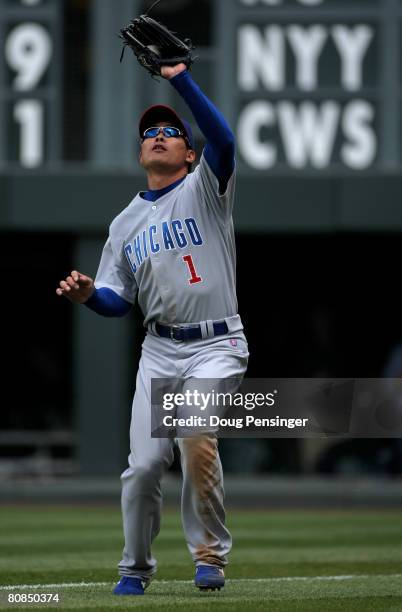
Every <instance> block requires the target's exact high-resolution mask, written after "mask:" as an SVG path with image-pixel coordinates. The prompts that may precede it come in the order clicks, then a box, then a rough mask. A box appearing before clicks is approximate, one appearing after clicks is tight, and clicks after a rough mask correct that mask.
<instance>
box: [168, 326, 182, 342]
mask: <svg viewBox="0 0 402 612" xmlns="http://www.w3.org/2000/svg"><path fill="white" fill-rule="evenodd" d="M175 329H180V325H171V326H170V339H171V340H173V342H180V340H178V339H177V338H175V337H174V330H175Z"/></svg>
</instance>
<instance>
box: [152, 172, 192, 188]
mask: <svg viewBox="0 0 402 612" xmlns="http://www.w3.org/2000/svg"><path fill="white" fill-rule="evenodd" d="M186 174H187V171H186V170H185V169H183V168H182V169H181V170H179V171H178V172H175V173H173V174H157V173H153V172H148V174H147V179H148V189H152V190H153V191H154V190H155V189H163V188H164V187H168V186H169V185H171V184H172V183H175V182H176V181H178V180H179V179H181V178H183V177H184V176H186Z"/></svg>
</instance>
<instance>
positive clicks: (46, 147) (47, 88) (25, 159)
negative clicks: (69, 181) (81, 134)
mask: <svg viewBox="0 0 402 612" xmlns="http://www.w3.org/2000/svg"><path fill="white" fill-rule="evenodd" d="M62 34H63V27H62V0H0V40H1V45H2V53H1V61H0V164H1V166H2V167H4V166H10V165H11V166H16V167H23V168H27V169H35V168H38V167H40V166H43V165H46V164H49V163H50V162H57V161H59V160H60V157H61V149H62V142H61V138H62V125H61V123H62V119H61V105H62V43H61V41H62Z"/></svg>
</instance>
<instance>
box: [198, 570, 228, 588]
mask: <svg viewBox="0 0 402 612" xmlns="http://www.w3.org/2000/svg"><path fill="white" fill-rule="evenodd" d="M194 582H195V586H196V587H198V588H199V589H200V591H215V589H218V591H219V589H221V588H222V587H224V586H225V574H224V573H223V569H222V568H221V567H217V566H216V565H198V566H197V568H196V570H195V580H194Z"/></svg>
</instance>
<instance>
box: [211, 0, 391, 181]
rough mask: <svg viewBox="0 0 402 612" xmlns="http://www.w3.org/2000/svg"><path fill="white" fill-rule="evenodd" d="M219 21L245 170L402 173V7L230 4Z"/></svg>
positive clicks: (329, 2) (343, 2) (258, 0)
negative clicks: (228, 14) (401, 158)
mask: <svg viewBox="0 0 402 612" xmlns="http://www.w3.org/2000/svg"><path fill="white" fill-rule="evenodd" d="M229 8H230V9H231V13H230V18H229V19H226V22H225V23H224V12H225V11H227V10H228V9H229ZM220 21H221V29H220V36H221V37H222V40H223V41H224V42H223V46H224V49H222V50H221V57H225V58H226V60H227V58H231V60H232V61H231V63H230V65H229V66H226V67H225V68H226V70H227V71H228V72H229V74H228V75H226V76H225V75H224V72H225V68H224V67H223V65H222V64H221V66H222V67H221V73H222V74H223V75H224V76H223V77H222V78H223V81H224V82H223V83H222V87H223V91H222V93H221V95H220V100H221V104H222V105H223V106H224V107H225V111H226V113H227V114H228V115H229V116H230V119H231V121H232V123H233V124H234V125H236V127H237V142H238V145H239V147H238V148H239V152H240V157H241V160H242V164H241V169H242V170H251V171H257V172H261V171H263V172H268V171H271V170H274V171H275V170H276V171H278V170H295V171H299V170H302V171H305V170H313V171H325V170H327V169H329V170H331V171H334V170H340V171H341V172H344V171H346V172H356V171H364V170H368V169H371V168H379V169H393V170H395V169H397V168H399V166H400V138H401V121H400V119H401V117H400V102H401V23H402V2H401V0H223V3H222V10H221V19H220ZM224 90H229V91H231V92H233V93H234V94H235V95H232V96H231V97H229V96H227V95H225V93H224Z"/></svg>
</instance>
